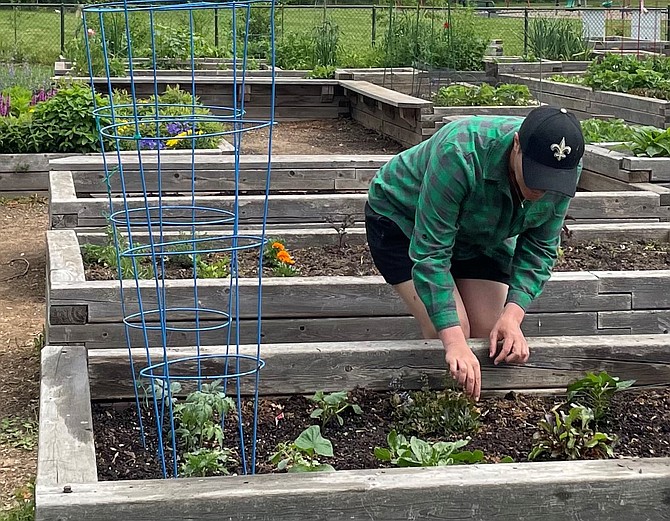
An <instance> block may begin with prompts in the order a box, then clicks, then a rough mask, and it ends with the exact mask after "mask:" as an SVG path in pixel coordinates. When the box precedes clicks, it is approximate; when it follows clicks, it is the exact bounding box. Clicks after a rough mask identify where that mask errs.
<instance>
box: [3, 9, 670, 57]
mask: <svg viewBox="0 0 670 521" xmlns="http://www.w3.org/2000/svg"><path fill="white" fill-rule="evenodd" d="M479 4H480V5H482V6H483V7H478V8H476V9H474V15H473V17H474V18H473V19H474V22H468V23H469V24H470V25H471V27H469V30H470V33H468V34H476V35H477V36H478V37H482V38H484V37H485V38H487V39H490V40H494V41H495V44H494V45H493V46H490V47H489V49H488V51H487V52H488V53H489V54H503V53H504V55H506V56H529V55H530V56H536V57H539V56H541V55H545V56H546V53H551V52H553V53H560V52H572V51H573V50H574V48H578V46H577V44H576V43H575V42H571V41H569V40H570V39H571V38H572V40H574V36H575V34H577V35H580V34H581V35H583V36H587V37H590V38H593V39H606V38H607V39H616V38H620V39H622V41H623V40H626V41H628V40H633V41H637V42H642V44H644V45H642V44H641V48H644V49H645V50H647V49H648V50H653V46H652V48H650V47H649V44H648V42H655V41H659V40H664V39H667V38H668V12H670V6H668V8H667V9H649V10H647V11H646V12H645V13H641V12H640V10H639V9H624V8H614V7H612V8H579V7H575V8H569V9H567V8H565V7H561V8H558V7H555V8H534V7H532V8H530V7H502V6H500V5H501V4H502V2H498V4H497V5H495V6H494V5H492V4H493V2H490V0H489V1H487V0H480V1H479ZM487 4H488V6H487ZM458 11H459V9H455V8H454V7H451V6H446V7H437V8H427V7H421V8H417V7H401V6H395V5H390V6H370V5H352V6H345V5H343V6H340V5H335V6H328V7H327V8H326V7H319V6H310V5H285V6H278V7H277V8H276V20H275V23H276V38H277V55H278V60H279V61H278V64H280V63H279V62H281V61H282V60H283V62H282V63H284V65H285V66H286V65H291V64H292V62H294V64H297V65H305V66H306V67H294V68H310V67H309V65H313V63H309V62H310V60H303V62H301V61H300V53H304V52H308V51H310V49H311V52H314V49H313V47H314V46H315V45H316V46H317V47H318V46H319V45H321V46H322V47H328V45H330V47H333V45H334V44H336V45H335V47H337V53H336V54H337V56H336V59H335V60H336V61H335V63H332V65H337V66H341V67H369V66H381V65H386V66H401V65H405V66H409V65H416V64H417V63H418V64H421V62H422V61H426V59H428V60H430V59H434V60H437V61H438V62H444V61H445V59H446V58H445V56H446V55H447V54H452V55H455V54H457V53H458V52H461V50H462V49H457V48H455V47H454V40H453V38H454V36H453V34H455V33H449V34H450V35H451V36H447V37H446V40H445V41H447V43H449V46H448V47H444V46H442V47H440V46H438V47H435V46H434V45H433V44H434V42H435V41H437V40H439V39H445V36H444V34H446V33H445V31H446V30H447V29H449V28H450V24H451V25H453V26H454V28H457V27H459V25H458V24H459V23H460V22H458V21H457V20H455V18H454V17H456V16H457V12H458ZM461 11H462V10H461ZM252 13H254V14H253V15H252V22H251V27H250V34H251V38H250V45H251V46H252V51H254V52H256V51H257V52H258V53H260V54H262V48H263V38H267V36H268V27H269V15H268V10H267V8H264V7H254V8H253V10H252ZM167 14H168V15H169V16H166V17H164V18H163V19H161V20H158V21H157V23H158V25H159V26H160V27H161V28H162V29H163V35H162V39H161V45H163V46H164V47H165V48H166V49H171V50H172V51H174V49H176V48H178V47H179V45H182V46H184V45H186V44H187V43H188V42H184V41H181V43H180V41H179V39H180V37H181V36H180V34H181V33H180V30H183V29H187V28H188V20H186V19H185V18H184V17H182V16H180V13H178V12H177V13H167ZM194 24H195V27H196V31H197V33H198V34H199V35H200V36H201V37H202V41H203V42H205V43H206V45H205V46H204V48H205V49H210V48H211V49H215V50H220V49H222V48H225V46H226V45H227V42H229V41H230V35H231V20H230V11H229V10H226V12H217V11H215V10H212V11H209V12H207V13H203V14H202V16H201V17H199V18H197V19H195V20H194ZM472 24H474V26H472ZM141 25H142V24H141V22H138V27H139V26H141ZM461 27H462V25H461ZM570 27H572V31H571V30H570ZM81 35H82V26H81V12H80V10H79V8H78V6H77V5H69V4H25V3H21V4H16V3H12V4H7V3H4V4H3V3H0V62H17V63H33V64H44V65H53V63H54V62H55V61H56V60H57V59H58V58H59V56H64V57H65V58H66V59H69V60H72V59H75V58H76V56H74V54H75V52H76V48H77V46H76V45H75V42H77V41H78V39H79V40H81ZM412 35H413V36H412ZM557 35H558V36H557ZM561 38H562V39H561ZM578 39H580V38H578ZM581 39H582V40H583V38H581ZM401 40H402V41H401ZM557 41H558V42H557ZM549 42H553V44H554V48H549V46H548V43H549ZM461 43H462V42H461ZM466 43H467V42H465V43H462V45H465V44H466ZM459 45H460V44H459ZM310 46H311V47H310ZM403 46H404V47H403ZM573 46H577V47H573ZM401 47H402V53H404V54H403V56H400V55H399V53H400V52H401V51H399V49H400V48H401ZM322 50H323V49H322ZM326 50H327V49H326ZM215 52H217V51H215ZM221 52H222V53H223V54H225V49H223V51H221ZM390 55H392V57H393V60H391V61H389V56H390ZM427 55H429V58H426V56H427ZM287 57H288V58H287ZM401 61H406V62H407V61H411V62H412V63H400V62H401ZM280 66H281V64H280ZM285 68H286V67H285Z"/></svg>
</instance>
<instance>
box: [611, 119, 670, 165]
mask: <svg viewBox="0 0 670 521" xmlns="http://www.w3.org/2000/svg"><path fill="white" fill-rule="evenodd" d="M617 148H618V149H623V150H628V151H630V152H632V153H633V154H635V155H636V156H645V157H669V156H670V129H668V130H662V129H659V128H656V127H647V126H645V127H638V128H636V129H635V130H634V131H633V134H632V136H631V137H630V141H627V142H626V143H624V144H623V145H621V146H620V147H617Z"/></svg>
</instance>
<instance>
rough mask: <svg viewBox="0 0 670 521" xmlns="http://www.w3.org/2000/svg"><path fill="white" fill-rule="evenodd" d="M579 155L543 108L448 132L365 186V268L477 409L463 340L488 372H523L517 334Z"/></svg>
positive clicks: (551, 249) (572, 132) (477, 382)
mask: <svg viewBox="0 0 670 521" xmlns="http://www.w3.org/2000/svg"><path fill="white" fill-rule="evenodd" d="M583 154H584V137H583V135H582V130H581V126H580V124H579V121H578V120H577V119H576V118H575V116H574V115H573V114H571V113H569V112H568V111H567V110H565V109H562V108H556V107H550V106H541V107H538V108H535V109H533V110H532V111H531V112H530V113H529V114H528V116H526V117H525V118H520V117H511V116H472V117H465V118H460V119H458V120H455V121H454V122H451V123H449V124H446V125H444V126H443V127H442V128H441V129H439V130H438V131H437V132H436V133H435V134H434V135H433V136H432V137H431V138H430V139H428V140H426V141H424V142H422V143H420V144H418V145H416V146H414V147H412V148H410V149H408V150H405V151H403V152H401V153H399V154H398V155H396V156H394V157H393V158H392V159H391V160H390V161H389V162H388V163H387V164H385V165H384V166H383V167H382V168H381V169H380V170H379V171H378V172H377V174H376V175H375V177H374V179H373V180H372V182H371V186H370V189H369V192H368V199H367V202H366V205H365V224H366V235H367V240H368V246H369V248H370V253H371V255H372V259H373V261H374V263H375V265H376V266H377V269H378V270H379V272H380V273H381V275H382V276H383V277H384V280H385V281H386V282H387V283H388V284H390V285H392V286H393V287H394V288H395V290H396V291H397V293H398V294H399V295H400V297H401V298H402V299H403V301H404V302H405V303H406V305H407V307H408V309H409V311H410V312H411V313H412V315H413V316H414V317H415V318H416V320H417V321H418V324H419V326H420V327H421V331H422V334H423V336H424V337H425V338H439V339H440V340H441V341H442V344H443V346H444V349H445V358H446V363H447V365H448V367H449V371H450V373H451V375H452V377H453V378H454V379H455V380H457V381H458V382H459V384H460V385H462V386H463V388H464V390H465V391H466V393H467V394H468V395H469V396H471V397H473V398H474V399H476V400H478V399H479V395H480V390H481V373H480V365H479V361H478V359H477V357H476V356H475V355H474V353H473V352H472V350H471V349H470V347H469V346H468V343H467V340H468V338H489V340H490V350H489V356H490V357H491V358H493V359H494V364H496V365H497V364H499V363H500V362H506V363H510V364H523V363H525V362H526V361H527V360H528V357H529V350H528V344H527V342H526V339H525V338H524V335H523V333H522V331H521V323H522V320H523V318H524V315H525V312H526V310H527V308H528V306H529V305H530V304H531V302H533V300H535V299H536V298H537V297H538V296H539V295H540V293H541V291H542V288H543V286H544V284H545V282H546V281H547V279H548V278H549V277H550V274H551V270H552V268H553V266H554V263H555V262H556V258H557V250H558V247H559V244H560V234H561V229H562V227H563V221H564V218H565V215H566V212H567V209H568V206H569V204H570V201H571V199H572V198H573V197H574V195H575V192H576V190H577V182H578V180H579V175H580V173H581V158H582V155H583Z"/></svg>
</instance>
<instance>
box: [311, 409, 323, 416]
mask: <svg viewBox="0 0 670 521" xmlns="http://www.w3.org/2000/svg"><path fill="white" fill-rule="evenodd" d="M322 414H323V409H314V410H313V411H312V414H310V415H309V417H310V418H319V417H320V416H321V415H322Z"/></svg>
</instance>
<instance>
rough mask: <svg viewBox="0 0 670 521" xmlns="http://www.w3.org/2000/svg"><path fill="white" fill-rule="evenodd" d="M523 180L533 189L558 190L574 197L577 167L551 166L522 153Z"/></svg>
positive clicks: (577, 177)
mask: <svg viewBox="0 0 670 521" xmlns="http://www.w3.org/2000/svg"><path fill="white" fill-rule="evenodd" d="M521 162H522V168H523V181H524V183H525V184H526V186H527V187H528V188H530V189H531V190H542V191H547V192H558V193H560V194H563V195H567V196H568V197H574V196H575V193H576V192H577V182H578V180H579V170H578V169H577V168H551V167H548V166H546V165H543V164H541V163H538V162H537V161H534V160H533V159H531V158H530V157H528V156H526V155H525V154H523V153H522V154H521Z"/></svg>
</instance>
